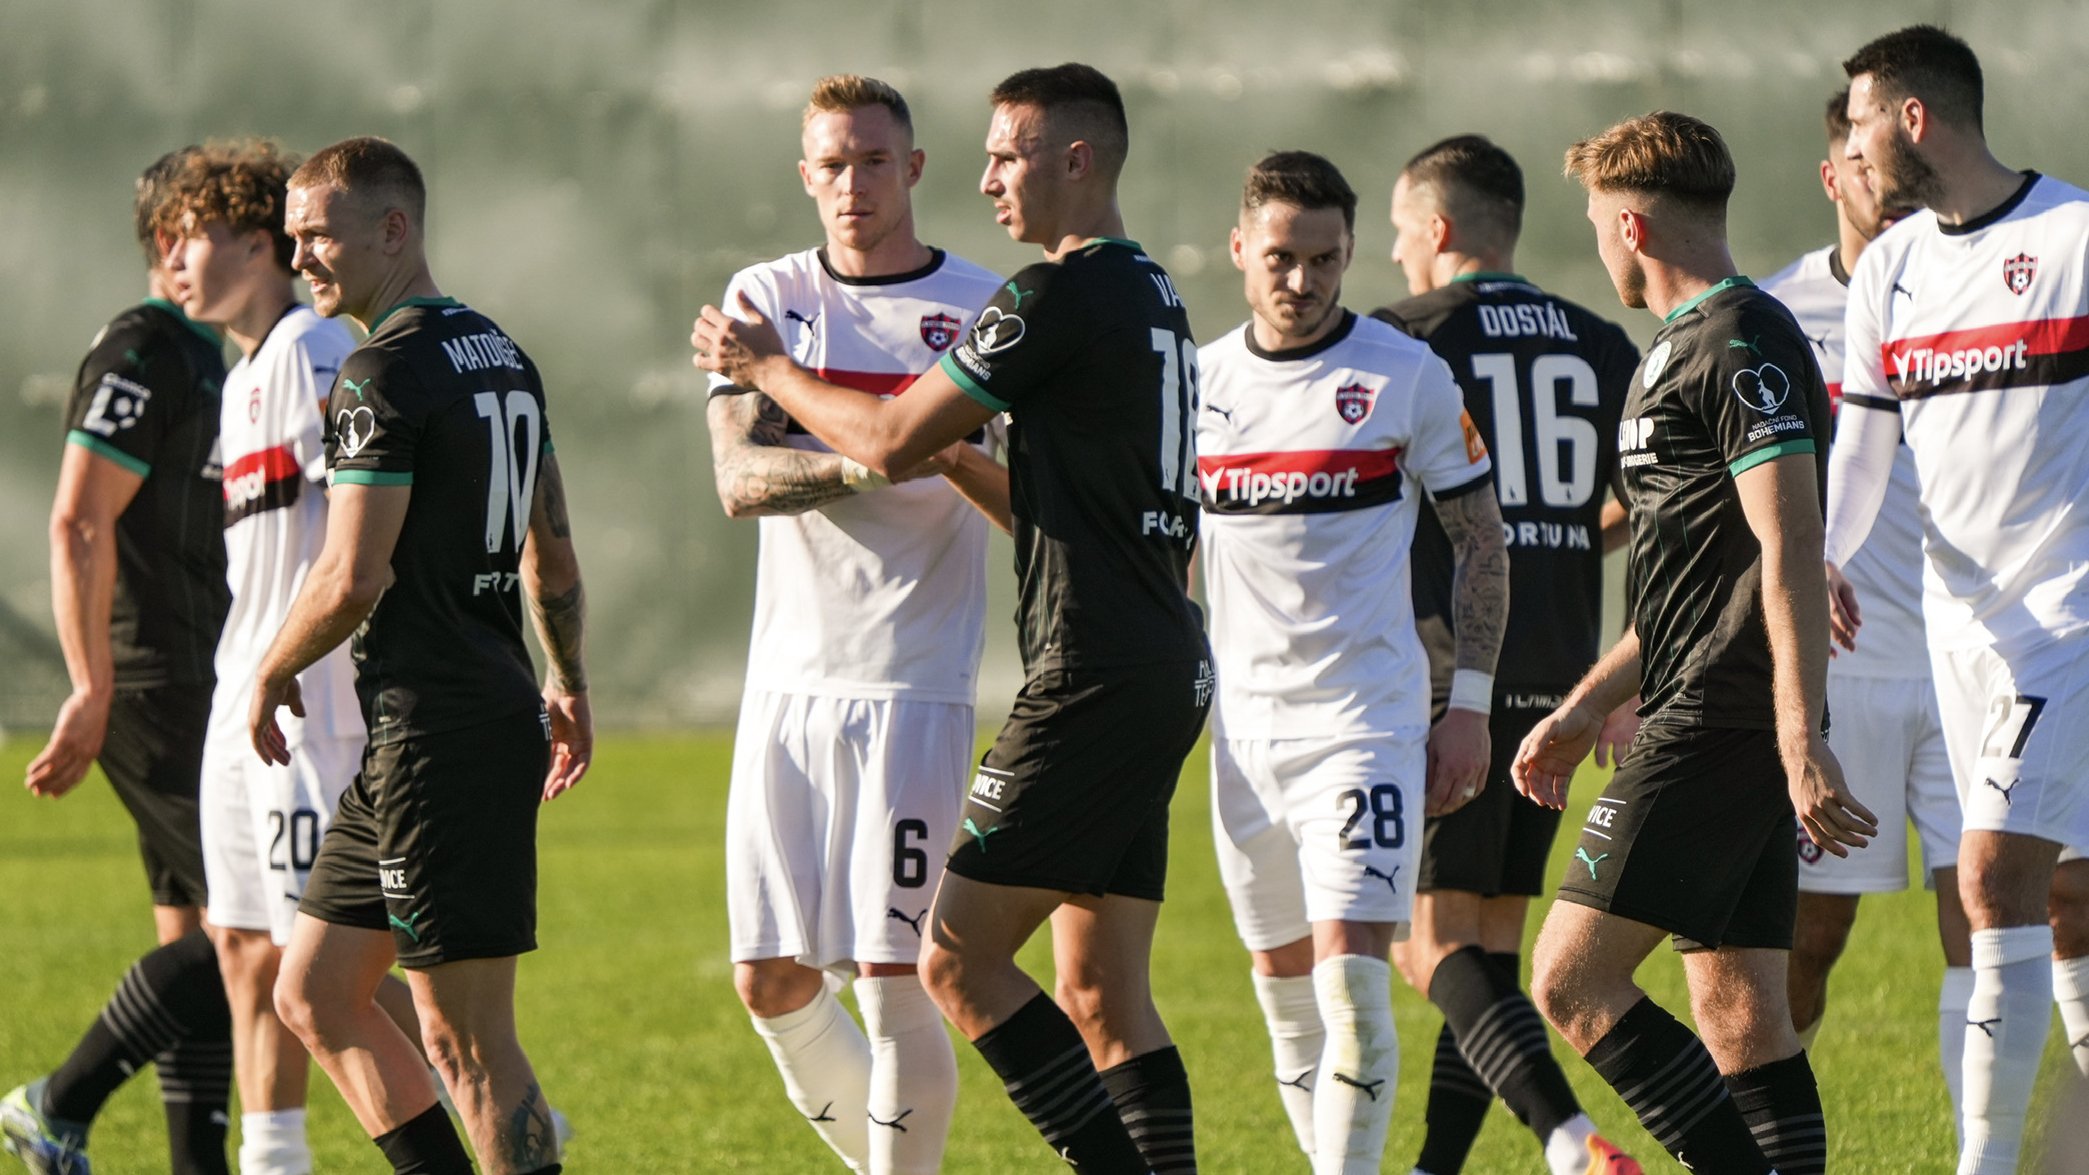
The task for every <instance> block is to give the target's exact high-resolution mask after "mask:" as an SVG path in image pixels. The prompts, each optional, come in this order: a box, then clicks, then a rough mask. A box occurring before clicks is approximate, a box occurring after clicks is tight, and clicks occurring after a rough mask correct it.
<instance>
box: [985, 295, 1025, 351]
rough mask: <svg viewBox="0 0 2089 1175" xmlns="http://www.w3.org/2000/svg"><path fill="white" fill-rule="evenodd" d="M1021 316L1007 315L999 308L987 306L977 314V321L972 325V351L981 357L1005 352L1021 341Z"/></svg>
mask: <svg viewBox="0 0 2089 1175" xmlns="http://www.w3.org/2000/svg"><path fill="white" fill-rule="evenodd" d="M1023 329H1024V328H1023V316H1022V315H1020V314H1007V313H1004V312H1003V311H1002V309H1001V308H1000V307H999V306H989V307H987V308H986V309H985V310H983V311H981V312H980V314H979V321H977V322H975V323H973V324H972V349H973V350H974V351H977V352H979V353H980V354H982V355H991V354H993V353H994V352H996V351H1006V350H1007V349H1008V348H1010V347H1013V346H1015V345H1016V344H1017V343H1019V342H1021V341H1022V339H1023Z"/></svg>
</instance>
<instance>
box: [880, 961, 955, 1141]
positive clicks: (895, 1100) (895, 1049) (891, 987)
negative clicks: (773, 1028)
mask: <svg viewBox="0 0 2089 1175" xmlns="http://www.w3.org/2000/svg"><path fill="white" fill-rule="evenodd" d="M856 1006H857V1007H858V1008H860V1009H862V1011H863V1032H864V1035H865V1036H868V1037H869V1038H870V1101H869V1111H870V1118H869V1121H868V1129H869V1131H870V1169H871V1171H872V1173H873V1175H936V1172H937V1171H939V1170H941V1169H942V1166H943V1143H944V1141H945V1140H946V1139H948V1138H949V1136H950V1120H951V1117H952V1116H953V1115H954V1114H955V1112H956V1110H957V1053H956V1052H954V1051H953V1050H952V1049H951V1046H950V1034H949V1033H947V1032H945V1031H944V1030H943V1013H941V1012H939V1011H937V1010H936V1005H935V1003H934V1002H933V1001H931V1000H930V999H929V998H928V993H927V992H925V991H923V990H922V989H921V980H920V978H919V977H918V976H914V975H880V976H875V977H869V976H866V977H864V978H860V979H858V980H856Z"/></svg>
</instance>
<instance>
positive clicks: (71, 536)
mask: <svg viewBox="0 0 2089 1175" xmlns="http://www.w3.org/2000/svg"><path fill="white" fill-rule="evenodd" d="M115 600H116V528H115V524H114V523H113V522H95V521H92V520H89V519H86V518H82V517H78V516H76V515H72V514H68V513H65V512H62V511H61V512H59V513H57V514H54V515H53V516H52V518H51V615H52V619H53V621H54V623H55V624H56V626H57V629H58V646H59V648H60V649H61V650H62V651H63V652H64V654H65V671H66V675H67V676H68V677H69V678H70V679H71V681H72V687H73V690H74V691H75V692H76V693H84V694H91V695H95V696H106V695H108V694H109V693H110V692H111V691H112V690H113V689H114V688H115V683H116V663H115V654H114V652H113V651H112V649H111V647H110V643H109V617H110V614H111V612H112V611H113V610H114V608H115Z"/></svg>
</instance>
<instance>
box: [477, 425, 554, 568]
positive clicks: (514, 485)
mask: <svg viewBox="0 0 2089 1175" xmlns="http://www.w3.org/2000/svg"><path fill="white" fill-rule="evenodd" d="M471 400H472V404H473V405H474V406H476V407H477V408H478V410H479V418H480V419H482V420H484V421H485V422H486V432H487V437H486V440H487V442H488V443H487V446H486V448H487V452H488V454H489V456H490V459H491V467H490V468H489V469H488V470H487V471H486V551H487V553H488V554H493V553H496V552H498V551H500V550H501V547H502V542H503V540H505V539H506V538H507V537H508V534H509V532H510V531H511V530H512V531H513V533H514V536H515V550H516V551H518V552H519V551H521V550H522V536H523V535H524V534H526V533H528V531H529V519H530V501H531V500H532V499H533V498H534V497H535V496H536V490H537V459H538V456H539V454H540V453H541V452H542V450H543V448H544V420H543V418H542V417H541V416H539V415H538V413H537V398H536V397H535V396H532V395H530V394H529V393H528V392H520V391H518V392H509V393H508V395H507V398H506V402H505V404H503V402H502V397H501V395H500V393H498V392H480V393H478V394H477V395H475V396H473V397H472V398H471ZM517 425H520V426H522V433H523V436H522V442H521V443H520V444H517V443H516V441H515V428H516V426H517Z"/></svg>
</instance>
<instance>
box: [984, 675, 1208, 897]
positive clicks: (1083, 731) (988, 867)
mask: <svg viewBox="0 0 2089 1175" xmlns="http://www.w3.org/2000/svg"><path fill="white" fill-rule="evenodd" d="M1212 684H1213V682H1212V676H1211V663H1210V662H1209V661H1184V662H1170V663H1166V664H1160V665H1124V666H1112V667H1109V668H1104V669H1068V668H1061V667H1053V668H1044V669H1038V670H1036V671H1034V672H1032V673H1031V675H1030V677H1029V678H1028V680H1026V681H1024V682H1023V688H1022V691H1021V692H1020V693H1018V694H1017V695H1016V699H1015V707H1014V709H1013V710H1012V711H1010V713H1009V716H1008V722H1007V724H1006V725H1004V726H1003V727H1002V728H1001V733H1000V735H998V736H997V737H996V738H995V739H994V745H993V747H992V749H990V750H988V751H987V753H986V757H985V758H983V759H981V760H980V763H979V771H978V773H977V774H976V775H974V776H973V777H972V786H971V788H970V789H969V790H968V791H967V792H966V794H965V806H964V810H963V812H962V819H961V820H960V821H959V826H958V834H957V837H956V839H955V840H954V841H953V842H952V845H951V849H950V862H949V869H950V871H951V872H952V873H955V874H957V875H958V876H960V877H965V878H969V879H971V880H973V881H981V882H986V883H988V884H990V885H1014V886H1027V887H1033V888H1037V889H1051V890H1062V891H1065V892H1068V893H1080V894H1094V895H1098V896H1099V895H1103V894H1118V895H1122V896H1124V897H1133V898H1143V899H1145V900H1147V901H1154V902H1157V901H1160V900H1161V896H1162V891H1163V890H1164V889H1165V888H1166V884H1167V878H1168V801H1169V800H1170V799H1172V798H1173V797H1174V795H1175V783H1176V781H1177V780H1178V779H1180V778H1181V776H1182V762H1183V760H1184V759H1186V758H1188V757H1189V753H1190V749H1191V748H1192V747H1194V746H1195V745H1196V742H1197V736H1198V734H1200V733H1201V732H1202V731H1203V729H1204V715H1205V712H1206V711H1207V710H1209V709H1210V708H1211V690H1212Z"/></svg>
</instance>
